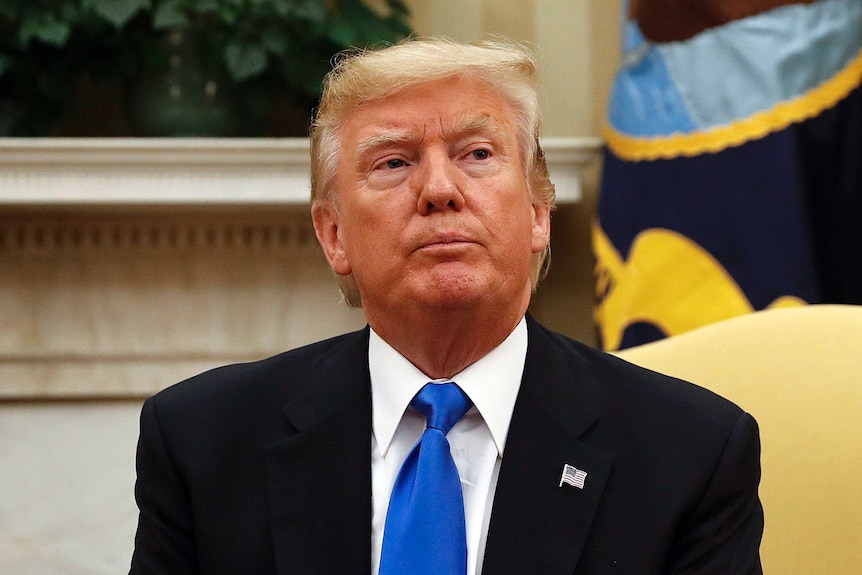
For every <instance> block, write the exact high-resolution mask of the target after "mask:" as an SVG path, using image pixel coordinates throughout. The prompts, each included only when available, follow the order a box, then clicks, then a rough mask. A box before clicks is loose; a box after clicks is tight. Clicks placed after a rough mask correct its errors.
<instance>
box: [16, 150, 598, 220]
mask: <svg viewBox="0 0 862 575" xmlns="http://www.w3.org/2000/svg"><path fill="white" fill-rule="evenodd" d="M542 144H543V148H544V150H545V154H546V157H547V161H548V168H549V170H550V173H551V176H552V179H553V181H554V183H555V184H556V187H557V201H558V203H560V204H567V203H574V202H577V201H578V200H579V199H580V198H581V181H580V176H579V174H580V172H581V171H582V170H583V169H584V167H585V166H587V165H589V164H591V163H592V162H594V161H595V159H596V158H597V156H598V153H599V147H600V144H599V140H598V139H595V138H547V139H545V140H543V143H542ZM308 174H309V159H308V140H307V139H306V138H266V139H263V138H248V139H225V138H220V139H209V138H170V139H168V138H93V139H67V138H58V139H54V138H0V207H2V206H4V205H6V206H81V205H104V206H128V205H132V206H134V205H137V206H158V205H199V206H203V205H273V204H276V205H294V204H295V205H303V204H307V202H308V194H309V179H308Z"/></svg>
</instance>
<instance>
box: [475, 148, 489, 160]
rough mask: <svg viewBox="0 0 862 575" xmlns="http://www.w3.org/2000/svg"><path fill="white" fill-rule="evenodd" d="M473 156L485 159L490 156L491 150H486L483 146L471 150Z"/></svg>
mask: <svg viewBox="0 0 862 575" xmlns="http://www.w3.org/2000/svg"><path fill="white" fill-rule="evenodd" d="M471 154H473V157H474V158H475V159H477V160H487V159H488V158H490V157H491V152H490V151H488V150H486V149H485V148H479V149H478V150H473V151H472V152H471Z"/></svg>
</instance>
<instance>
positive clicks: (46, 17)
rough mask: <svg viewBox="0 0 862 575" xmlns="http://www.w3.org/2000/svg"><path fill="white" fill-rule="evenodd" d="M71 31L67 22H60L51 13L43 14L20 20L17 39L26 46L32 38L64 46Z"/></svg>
mask: <svg viewBox="0 0 862 575" xmlns="http://www.w3.org/2000/svg"><path fill="white" fill-rule="evenodd" d="M71 32H72V28H71V27H70V25H69V23H68V22H60V21H59V20H57V19H56V18H55V17H54V16H53V15H50V14H43V15H36V16H29V17H27V18H25V19H24V21H23V22H21V28H20V29H19V31H18V39H19V41H20V42H21V45H22V46H27V45H28V44H29V43H30V40H31V39H33V38H36V39H37V40H39V41H40V42H43V43H45V44H50V45H52V46H64V45H65V44H66V40H68V39H69V34H70V33H71Z"/></svg>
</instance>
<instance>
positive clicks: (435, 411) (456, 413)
mask: <svg viewBox="0 0 862 575" xmlns="http://www.w3.org/2000/svg"><path fill="white" fill-rule="evenodd" d="M410 405H411V407H413V409H415V410H416V411H418V412H419V413H421V414H422V415H424V416H425V419H426V420H427V421H428V424H427V425H428V427H430V428H433V429H439V430H440V431H441V432H442V433H443V435H446V434H447V433H449V430H451V429H452V427H453V426H454V425H455V423H457V422H458V420H459V419H461V418H462V417H464V414H465V413H467V411H468V410H469V409H470V408H471V407H472V406H473V402H472V401H470V398H469V397H467V395H466V394H465V393H464V392H463V391H461V388H460V387H458V386H457V385H456V384H455V383H454V382H451V381H450V382H447V383H428V384H426V385H425V387H423V388H422V389H421V390H420V391H419V393H417V394H416V397H414V398H413V401H411V402H410Z"/></svg>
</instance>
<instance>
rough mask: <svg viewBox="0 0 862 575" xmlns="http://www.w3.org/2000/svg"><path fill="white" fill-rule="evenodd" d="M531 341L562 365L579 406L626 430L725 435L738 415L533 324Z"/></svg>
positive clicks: (691, 389) (725, 403)
mask: <svg viewBox="0 0 862 575" xmlns="http://www.w3.org/2000/svg"><path fill="white" fill-rule="evenodd" d="M531 336H533V341H534V342H535V343H536V344H537V345H538V346H541V347H542V348H544V349H545V350H546V351H545V353H552V354H555V355H559V356H560V357H561V358H563V359H564V361H565V362H566V365H567V367H568V371H569V374H570V378H571V382H570V383H571V385H573V386H576V387H577V388H578V389H579V392H580V393H581V394H582V395H581V397H582V398H583V399H584V400H585V401H588V402H590V403H591V404H593V405H594V406H595V407H596V408H597V409H598V410H599V411H600V412H601V413H602V414H603V415H606V416H607V415H613V416H616V417H617V418H619V419H620V420H622V421H625V422H626V425H637V424H638V423H642V424H643V425H648V426H656V425H662V424H666V425H670V423H671V422H674V424H675V425H677V426H680V427H681V428H689V429H705V428H707V429H709V428H711V429H713V430H716V431H718V429H720V430H721V431H720V433H722V434H727V433H730V432H731V430H732V429H733V428H734V427H735V426H736V424H737V422H738V420H739V419H740V417H742V416H743V415H744V412H743V411H742V409H740V408H739V407H738V406H737V405H735V404H734V403H732V402H731V401H729V400H727V399H725V398H723V397H721V396H719V395H718V394H716V393H714V392H712V391H710V390H708V389H706V388H704V387H702V386H699V385H697V384H696V383H692V382H688V381H683V380H681V379H678V378H675V377H671V376H668V375H665V374H661V373H657V372H655V371H651V370H648V369H645V368H642V367H640V366H637V365H634V364H631V363H629V362H627V361H625V360H622V359H620V358H618V357H616V356H614V355H611V354H609V353H606V352H603V351H600V350H597V349H594V348H592V347H590V346H587V345H585V344H583V343H580V342H578V341H575V340H573V339H571V338H568V337H566V336H564V335H561V334H559V333H556V332H553V331H551V330H549V329H547V328H545V327H543V326H541V325H539V324H537V323H533V326H532V329H531ZM548 350H550V351H548ZM749 419H750V418H749ZM717 428H718V429H717Z"/></svg>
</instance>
